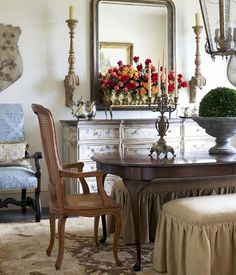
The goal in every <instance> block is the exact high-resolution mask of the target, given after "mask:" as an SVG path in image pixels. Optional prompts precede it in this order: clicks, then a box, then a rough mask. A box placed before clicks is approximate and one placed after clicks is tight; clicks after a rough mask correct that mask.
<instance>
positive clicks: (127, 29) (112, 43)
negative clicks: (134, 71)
mask: <svg viewBox="0 0 236 275" xmlns="http://www.w3.org/2000/svg"><path fill="white" fill-rule="evenodd" d="M92 12H93V13H92V43H91V44H92V64H91V65H92V66H91V68H92V71H91V74H92V75H91V89H92V91H91V97H92V99H93V100H96V102H97V107H98V108H99V107H100V108H101V107H102V105H103V104H102V103H101V102H100V101H99V100H100V99H99V90H98V75H99V72H102V73H105V72H106V71H107V70H108V69H109V68H110V67H114V66H117V62H118V61H122V62H123V64H132V63H133V60H132V58H133V57H134V56H138V57H139V61H140V62H141V63H142V64H144V62H145V60H146V59H147V58H150V59H151V60H152V64H153V65H154V66H156V67H157V64H158V61H159V62H160V64H162V62H163V56H164V59H165V62H167V63H168V67H169V69H173V60H174V59H175V8H174V4H173V3H172V1H169V0H166V1H163V0H152V1H150V0H136V1H132V2H129V1H123V0H121V1H115V0H106V1H104V0H94V1H93V2H92ZM126 107H129V106H123V108H122V109H126ZM132 107H133V109H134V106H132ZM135 108H137V109H140V107H139V106H135ZM141 108H145V107H143V106H142V107H141Z"/></svg>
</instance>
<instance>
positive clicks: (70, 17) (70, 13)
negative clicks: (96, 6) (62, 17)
mask: <svg viewBox="0 0 236 275" xmlns="http://www.w3.org/2000/svg"><path fill="white" fill-rule="evenodd" d="M69 19H71V20H73V19H75V7H74V6H70V8H69Z"/></svg>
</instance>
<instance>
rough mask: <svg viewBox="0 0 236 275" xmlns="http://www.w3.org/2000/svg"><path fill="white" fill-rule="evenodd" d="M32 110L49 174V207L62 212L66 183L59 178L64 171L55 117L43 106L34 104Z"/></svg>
mask: <svg viewBox="0 0 236 275" xmlns="http://www.w3.org/2000/svg"><path fill="white" fill-rule="evenodd" d="M32 109H33V111H34V112H35V114H36V115H37V116H38V121H39V126H40V133H41V139H42V144H43V151H44V156H45V159H46V164H47V169H48V174H49V186H48V189H49V192H50V205H49V207H50V208H53V209H54V211H55V210H56V209H58V207H59V209H60V210H62V209H63V201H64V199H63V198H64V182H63V180H62V179H61V177H60V176H59V170H60V169H62V165H61V160H60V157H59V154H58V145H57V139H56V131H55V125H54V121H53V117H52V114H51V112H50V111H49V110H48V109H46V108H45V107H43V106H41V105H38V104H32ZM61 181H62V182H61ZM61 183H62V184H61Z"/></svg>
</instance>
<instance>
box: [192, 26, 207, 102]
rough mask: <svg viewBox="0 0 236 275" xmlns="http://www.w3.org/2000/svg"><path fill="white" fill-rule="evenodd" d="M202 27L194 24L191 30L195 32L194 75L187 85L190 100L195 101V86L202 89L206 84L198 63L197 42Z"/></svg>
mask: <svg viewBox="0 0 236 275" xmlns="http://www.w3.org/2000/svg"><path fill="white" fill-rule="evenodd" d="M202 29H203V27H202V26H194V27H193V31H194V33H195V35H196V36H195V39H196V54H195V57H196V58H195V65H196V69H195V75H194V76H193V77H192V78H191V80H190V81H189V87H190V102H192V103H193V102H196V93H197V87H198V88H199V89H202V87H203V86H205V85H206V79H205V77H203V76H202V74H201V69H200V64H201V55H200V50H199V44H200V34H201V32H202Z"/></svg>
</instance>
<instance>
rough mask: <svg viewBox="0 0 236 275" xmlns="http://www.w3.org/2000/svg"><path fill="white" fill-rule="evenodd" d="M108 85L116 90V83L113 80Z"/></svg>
mask: <svg viewBox="0 0 236 275" xmlns="http://www.w3.org/2000/svg"><path fill="white" fill-rule="evenodd" d="M108 85H109V86H110V87H111V88H114V86H115V83H114V82H113V81H111V80H108Z"/></svg>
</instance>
